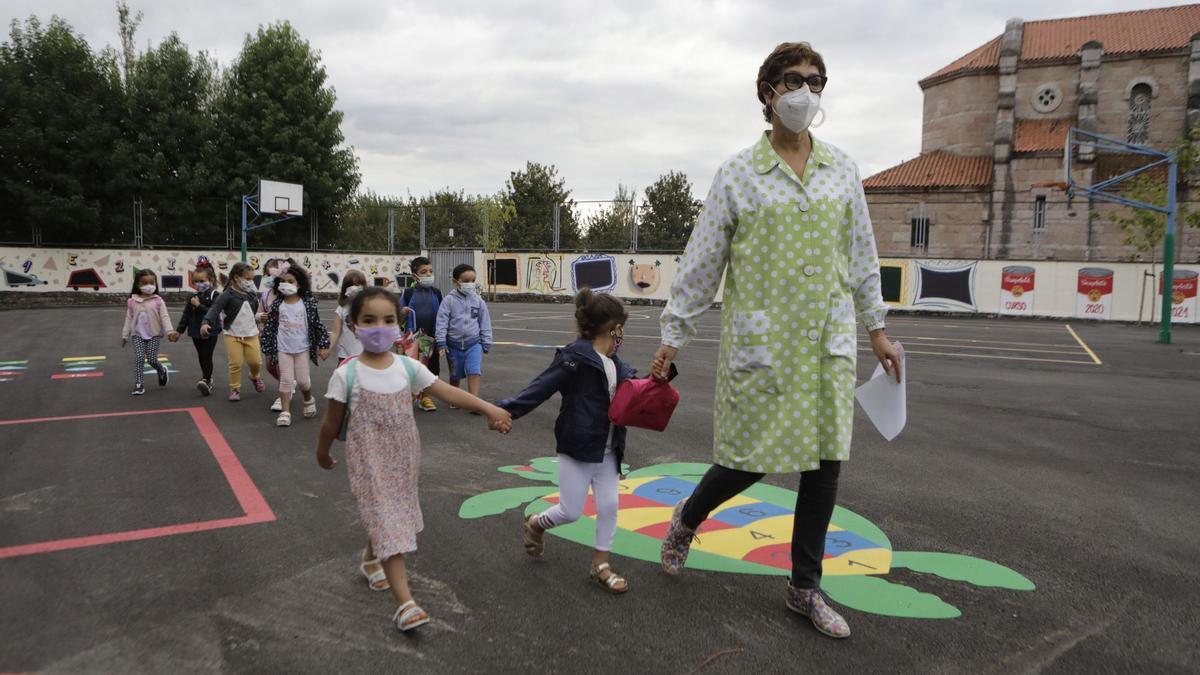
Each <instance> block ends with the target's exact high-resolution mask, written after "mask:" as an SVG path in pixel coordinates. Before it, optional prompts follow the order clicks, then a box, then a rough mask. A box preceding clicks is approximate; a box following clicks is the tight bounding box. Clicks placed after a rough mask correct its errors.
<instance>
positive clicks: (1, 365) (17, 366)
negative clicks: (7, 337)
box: [0, 360, 29, 382]
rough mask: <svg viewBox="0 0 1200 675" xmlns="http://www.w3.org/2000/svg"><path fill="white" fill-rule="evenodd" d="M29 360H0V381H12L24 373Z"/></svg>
mask: <svg viewBox="0 0 1200 675" xmlns="http://www.w3.org/2000/svg"><path fill="white" fill-rule="evenodd" d="M28 369H29V361H28V360H25V361H0V382H12V381H14V380H16V379H17V378H18V377H20V376H22V375H24V374H25V371H26V370H28Z"/></svg>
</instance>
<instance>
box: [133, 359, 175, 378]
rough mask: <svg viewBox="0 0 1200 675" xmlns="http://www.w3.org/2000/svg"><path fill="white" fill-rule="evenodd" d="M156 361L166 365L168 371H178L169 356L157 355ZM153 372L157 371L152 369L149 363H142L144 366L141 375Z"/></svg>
mask: <svg viewBox="0 0 1200 675" xmlns="http://www.w3.org/2000/svg"><path fill="white" fill-rule="evenodd" d="M158 362H159V363H161V364H162V365H163V366H165V367H166V369H167V372H168V373H178V372H179V371H178V370H175V369H174V366H172V365H171V357H169V356H162V355H159V357H158ZM155 373H157V371H156V370H154V368H151V367H150V364H149V363H146V364H144V368H143V370H142V374H143V375H154V374H155Z"/></svg>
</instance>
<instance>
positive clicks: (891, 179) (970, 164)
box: [863, 152, 992, 191]
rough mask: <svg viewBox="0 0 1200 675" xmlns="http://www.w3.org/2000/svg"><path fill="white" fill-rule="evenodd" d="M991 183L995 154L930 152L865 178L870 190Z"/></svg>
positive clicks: (984, 186)
mask: <svg viewBox="0 0 1200 675" xmlns="http://www.w3.org/2000/svg"><path fill="white" fill-rule="evenodd" d="M991 183H992V158H991V157H988V156H983V157H964V156H962V155H952V154H950V153H948V152H930V153H926V154H924V155H921V156H920V157H917V158H916V159H910V160H908V161H907V162H904V163H903V164H899V165H896V166H893V167H892V168H890V169H884V170H883V171H880V172H879V173H877V174H875V175H874V176H871V177H869V178H867V179H866V180H864V181H863V187H864V188H866V189H867V190H868V191H870V190H899V189H931V188H986V187H988V186H989V185H991Z"/></svg>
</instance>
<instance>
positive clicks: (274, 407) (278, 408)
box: [271, 399, 283, 412]
mask: <svg viewBox="0 0 1200 675" xmlns="http://www.w3.org/2000/svg"><path fill="white" fill-rule="evenodd" d="M282 411H283V401H282V400H280V399H275V402H274V403H272V404H271V412H282Z"/></svg>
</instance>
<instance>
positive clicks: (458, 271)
mask: <svg viewBox="0 0 1200 675" xmlns="http://www.w3.org/2000/svg"><path fill="white" fill-rule="evenodd" d="M474 271H475V268H474V267H472V266H470V265H468V264H466V263H463V264H461V265H459V266H458V267H455V268H454V280H455V281H458V278H459V277H461V276H462V275H463V273H465V272H474Z"/></svg>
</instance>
